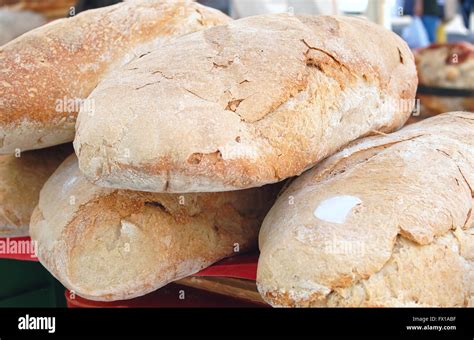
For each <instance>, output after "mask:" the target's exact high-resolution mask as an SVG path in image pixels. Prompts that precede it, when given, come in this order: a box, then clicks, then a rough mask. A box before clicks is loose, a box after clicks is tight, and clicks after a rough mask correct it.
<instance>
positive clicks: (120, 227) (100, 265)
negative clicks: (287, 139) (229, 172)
mask: <svg viewBox="0 0 474 340" xmlns="http://www.w3.org/2000/svg"><path fill="white" fill-rule="evenodd" d="M277 189H278V188H276V187H274V186H273V187H264V188H259V189H250V190H246V191H238V192H227V193H205V194H186V195H182V196H181V195H171V194H153V193H144V192H136V191H133V192H132V191H126V190H114V189H107V188H101V187H98V186H95V185H93V184H91V183H89V182H88V181H87V180H86V179H85V178H84V177H83V176H82V175H81V173H80V171H79V169H78V166H77V159H76V157H75V156H71V157H70V158H68V159H67V160H66V161H65V162H64V163H63V164H62V165H61V166H60V167H59V168H58V170H57V171H56V172H55V173H54V174H53V175H52V176H51V178H50V179H49V180H48V181H47V183H46V184H45V186H44V188H43V189H42V190H41V194H40V200H39V204H38V207H37V208H36V209H35V211H34V213H33V216H32V218H31V228H30V233H31V237H32V239H33V240H34V241H37V255H38V258H39V260H40V261H41V263H42V264H43V265H44V266H45V267H46V268H47V269H48V270H49V271H51V273H52V274H53V275H54V276H55V277H56V278H57V279H58V280H60V281H61V282H62V283H63V284H64V285H65V286H66V287H67V288H69V289H70V290H73V291H74V292H75V293H76V294H79V295H81V296H83V297H85V298H88V299H91V300H104V301H107V300H121V299H129V298H133V297H136V296H140V295H143V294H146V293H148V292H151V291H153V290H155V289H157V288H159V287H161V286H164V285H165V284H167V283H168V282H170V281H174V280H178V279H180V278H183V277H185V276H188V275H191V274H193V273H195V272H197V271H199V270H201V269H202V268H204V267H207V266H209V265H210V264H212V263H214V262H216V261H218V260H220V259H222V258H224V257H227V256H231V255H234V254H237V253H241V252H245V251H248V250H250V249H252V248H254V247H256V244H257V235H258V230H259V227H260V223H261V221H262V220H263V217H264V216H265V213H266V212H267V211H268V209H269V208H270V206H271V205H272V203H273V201H274V196H275V190H277Z"/></svg>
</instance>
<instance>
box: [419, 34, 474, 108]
mask: <svg viewBox="0 0 474 340" xmlns="http://www.w3.org/2000/svg"><path fill="white" fill-rule="evenodd" d="M415 62H416V68H417V72H418V78H419V80H420V85H424V86H429V87H441V88H448V89H474V45H473V44H471V43H468V42H457V43H450V44H437V45H433V46H430V47H427V48H424V49H420V50H418V51H416V53H415ZM419 98H420V101H421V104H422V114H423V115H426V116H429V115H436V114H440V113H443V112H448V111H463V110H466V111H474V98H472V97H452V96H449V97H446V96H434V95H425V94H420V95H419Z"/></svg>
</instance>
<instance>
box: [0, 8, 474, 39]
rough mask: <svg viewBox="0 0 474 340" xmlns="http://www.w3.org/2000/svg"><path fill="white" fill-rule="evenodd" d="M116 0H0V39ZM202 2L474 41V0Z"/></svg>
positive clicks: (238, 12) (234, 12)
mask: <svg viewBox="0 0 474 340" xmlns="http://www.w3.org/2000/svg"><path fill="white" fill-rule="evenodd" d="M132 1H133V0H132ZM177 1H178V0H177ZM117 2H119V1H118V0H0V44H4V43H6V42H7V41H8V40H11V39H13V38H15V37H16V36H18V35H20V34H22V33H24V32H26V31H28V30H30V29H32V28H34V27H37V26H40V25H42V24H44V23H45V22H47V21H49V20H52V19H56V18H60V17H64V16H70V15H75V14H77V13H79V12H81V11H84V10H87V9H92V8H97V7H102V6H108V5H111V4H114V3H117ZM198 2H200V3H202V4H204V5H206V6H210V7H214V8H217V9H219V10H221V11H223V12H225V13H227V14H229V15H230V16H232V17H233V18H235V19H238V18H242V17H246V16H251V15H258V14H264V13H281V12H289V13H297V14H331V15H332V14H340V15H357V16H364V17H366V18H368V19H369V20H371V21H374V22H377V23H379V24H381V25H383V26H385V27H387V28H388V29H391V30H393V31H394V32H396V33H397V34H399V35H402V36H404V37H405V38H406V40H408V42H409V44H410V47H412V48H416V47H424V46H426V45H427V44H429V43H433V42H440V43H444V42H452V41H469V42H474V27H473V22H474V19H473V10H474V0H200V1H198ZM420 36H421V37H420ZM427 40H428V41H427Z"/></svg>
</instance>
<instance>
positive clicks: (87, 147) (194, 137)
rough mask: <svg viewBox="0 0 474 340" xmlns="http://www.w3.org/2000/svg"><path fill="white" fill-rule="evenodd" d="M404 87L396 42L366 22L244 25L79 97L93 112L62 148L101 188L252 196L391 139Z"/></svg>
mask: <svg viewBox="0 0 474 340" xmlns="http://www.w3.org/2000/svg"><path fill="white" fill-rule="evenodd" d="M416 83H417V77H416V70H415V65H414V61H413V55H412V54H411V52H410V50H409V49H408V47H407V45H406V44H405V42H403V41H402V40H401V39H400V38H399V37H398V36H397V35H395V34H394V33H392V32H390V31H388V30H385V29H384V28H383V27H380V26H377V25H375V24H373V23H370V22H368V21H366V20H363V19H358V18H348V17H329V16H314V17H311V16H296V15H287V14H280V15H262V16H255V17H249V18H245V19H241V20H237V21H233V22H230V23H229V24H227V25H221V26H218V27H213V28H210V29H208V30H204V31H201V32H196V33H193V34H189V35H187V36H182V37H179V38H176V39H174V40H173V41H172V42H171V43H169V44H167V45H166V46H163V48H161V49H159V50H156V51H153V52H152V53H150V54H147V55H144V56H142V57H141V58H138V59H137V60H135V61H133V62H131V63H130V64H128V65H126V66H124V67H121V68H118V69H117V70H116V72H113V73H110V74H109V75H108V76H107V77H106V78H105V79H104V80H103V81H102V82H101V83H100V84H99V85H98V86H97V88H96V89H95V90H94V91H93V92H92V94H91V95H90V96H89V100H91V101H93V102H94V103H95V110H94V112H82V111H81V112H80V114H79V119H78V123H77V133H76V138H75V142H74V147H75V150H76V153H77V155H78V158H79V167H80V169H81V170H82V171H83V172H84V174H85V175H86V177H87V178H88V179H89V180H91V181H93V182H95V183H97V184H99V185H102V186H108V187H116V188H125V189H132V190H143V191H152V192H201V191H202V192H211V191H226V190H236V189H243V188H249V187H257V186H261V185H264V184H268V183H273V182H277V181H280V180H282V179H285V178H288V177H291V176H295V175H299V174H301V173H302V172H303V171H304V170H305V169H307V168H309V167H311V166H313V165H314V164H315V163H316V162H318V161H320V160H321V159H323V158H325V157H327V156H328V155H330V154H332V153H334V152H335V151H337V150H338V149H339V148H341V147H342V146H343V145H345V144H346V143H348V142H350V141H352V140H354V139H356V138H358V137H360V136H362V135H366V134H370V133H371V132H372V131H374V130H378V131H383V132H388V131H392V130H395V129H397V128H399V127H401V126H402V125H403V124H404V123H405V121H406V120H407V119H408V117H409V115H410V112H411V109H412V106H413V102H414V101H412V99H414V96H415V89H416ZM125 93H126V94H127V95H126V96H124V95H123V94H125Z"/></svg>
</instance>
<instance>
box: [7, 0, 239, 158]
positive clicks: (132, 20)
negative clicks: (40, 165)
mask: <svg viewBox="0 0 474 340" xmlns="http://www.w3.org/2000/svg"><path fill="white" fill-rule="evenodd" d="M229 20H230V18H228V17H227V16H226V15H224V14H223V13H221V12H219V11H217V10H214V9H211V8H207V7H204V6H201V5H199V4H197V3H194V2H193V1H190V0H135V1H129V2H124V3H120V4H117V5H114V6H109V7H105V8H99V9H96V10H90V11H86V12H83V13H80V14H78V15H77V16H75V17H73V18H68V19H60V20H56V21H54V22H51V23H49V24H47V25H45V26H42V27H40V28H38V29H35V30H33V31H30V32H28V33H26V34H24V35H23V36H21V37H19V38H17V39H15V40H13V41H11V42H10V43H8V44H6V45H4V46H2V47H1V48H0V64H1V65H2V67H1V68H0V98H1V100H0V153H2V154H6V153H13V152H14V150H15V149H16V148H19V149H21V150H31V149H38V148H44V147H47V146H51V145H56V144H61V143H65V142H69V141H72V140H73V139H74V126H75V121H76V116H77V111H78V110H77V108H78V106H79V104H77V105H73V104H74V102H75V101H77V103H80V101H83V100H85V99H86V98H87V96H88V95H89V94H90V93H91V91H92V90H93V89H94V88H95V87H96V86H97V83H98V82H99V81H100V80H101V78H102V77H104V76H105V75H106V74H107V73H108V72H110V71H112V70H113V69H115V68H117V67H119V66H122V65H124V64H126V63H128V62H130V61H131V60H133V59H135V58H137V57H139V56H140V55H142V54H145V53H148V52H149V51H151V50H153V49H156V48H159V46H161V45H162V44H166V42H167V40H168V39H170V37H172V36H178V35H183V34H187V33H190V32H195V31H198V30H202V29H204V28H207V27H211V26H215V25H219V24H223V23H226V22H227V21H229ZM58 101H59V102H58ZM61 101H62V102H63V104H62V105H63V106H61V105H58V103H61ZM70 103H72V104H70Z"/></svg>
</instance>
